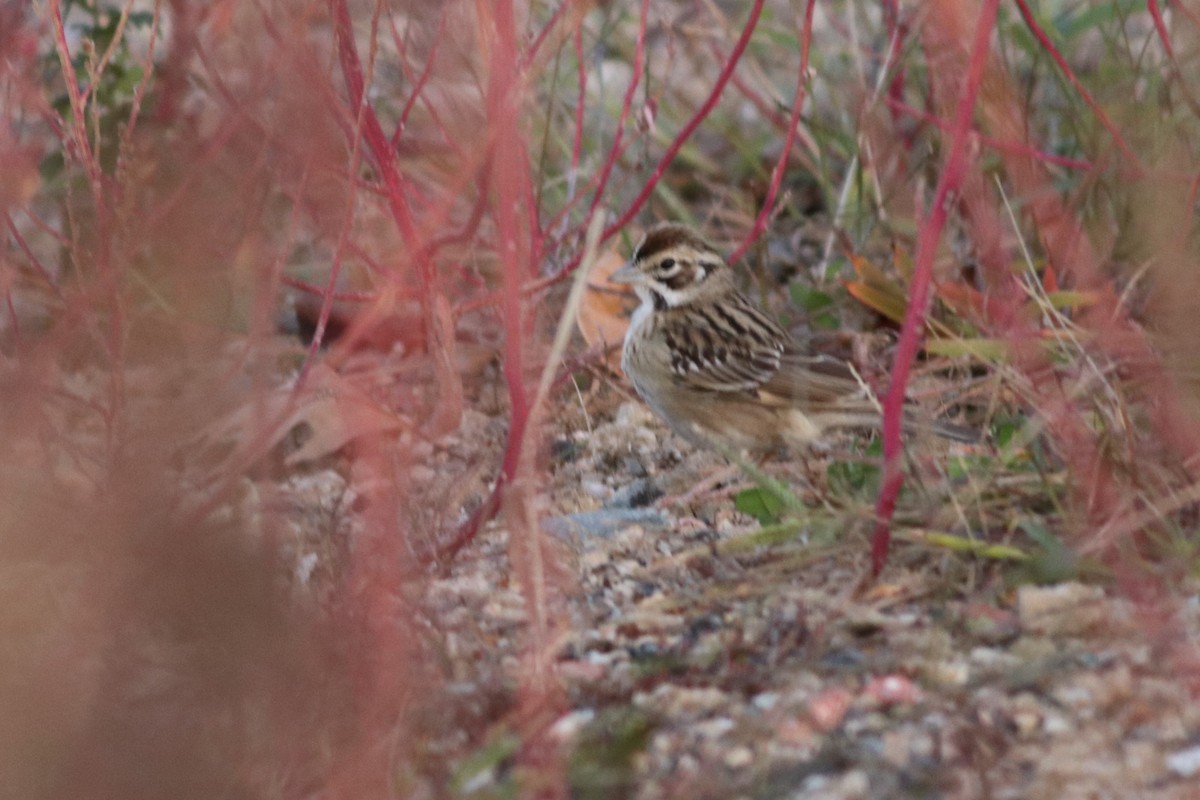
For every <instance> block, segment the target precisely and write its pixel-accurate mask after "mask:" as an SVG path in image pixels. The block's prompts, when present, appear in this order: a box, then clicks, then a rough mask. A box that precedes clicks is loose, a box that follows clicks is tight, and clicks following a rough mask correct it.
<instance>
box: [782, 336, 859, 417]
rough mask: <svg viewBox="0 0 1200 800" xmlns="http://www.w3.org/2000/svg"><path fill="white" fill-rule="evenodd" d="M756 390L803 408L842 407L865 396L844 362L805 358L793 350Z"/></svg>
mask: <svg viewBox="0 0 1200 800" xmlns="http://www.w3.org/2000/svg"><path fill="white" fill-rule="evenodd" d="M760 389H761V391H762V393H763V394H765V395H770V396H772V397H778V398H780V399H781V400H786V401H791V402H800V403H803V404H804V405H806V406H819V405H823V404H830V403H844V402H846V401H852V400H854V399H859V398H864V396H865V392H864V390H863V386H862V384H860V383H859V381H858V379H857V378H855V377H854V372H853V371H852V370H851V369H850V367H849V366H848V365H847V364H846V363H845V362H844V361H840V360H838V359H836V358H831V357H829V356H813V355H806V354H804V353H800V352H798V351H797V350H796V349H795V348H794V347H789V348H788V349H787V351H785V352H784V354H783V355H782V357H781V358H780V364H779V369H778V370H776V372H775V374H774V375H772V376H771V379H770V380H769V381H766V382H764V383H763V385H762V386H761V387H760Z"/></svg>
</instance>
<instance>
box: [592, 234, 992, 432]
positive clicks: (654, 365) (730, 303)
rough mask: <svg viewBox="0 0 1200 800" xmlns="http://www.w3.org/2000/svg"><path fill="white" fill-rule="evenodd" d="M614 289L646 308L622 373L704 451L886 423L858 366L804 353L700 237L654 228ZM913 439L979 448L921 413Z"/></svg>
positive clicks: (912, 424)
mask: <svg viewBox="0 0 1200 800" xmlns="http://www.w3.org/2000/svg"><path fill="white" fill-rule="evenodd" d="M609 280H610V281H611V282H612V283H619V284H628V285H630V286H632V287H633V290H634V292H636V293H637V296H638V299H639V300H640V301H641V302H640V305H639V306H638V307H637V309H636V310H635V311H634V312H633V315H632V317H631V318H630V323H629V328H628V330H627V331H626V334H625V342H624V347H623V349H622V351H621V368H622V369H623V370H624V371H625V374H626V375H627V376H628V377H629V379H630V381H631V382H632V383H633V386H634V388H635V389H636V390H637V393H638V395H640V396H641V398H642V399H643V400H644V401H645V402H646V404H647V405H649V406H650V408H651V409H653V410H654V412H655V413H656V414H658V416H660V417H662V418H663V419H664V420H665V421H666V422H667V424H669V425H670V426H671V428H672V430H674V431H675V432H676V433H678V434H679V435H680V436H682V437H683V438H684V439H686V440H688V441H690V442H692V443H693V444H696V445H699V446H701V447H709V448H714V449H718V450H734V451H744V452H755V453H762V452H770V451H772V450H775V449H778V448H780V447H806V446H808V445H811V444H812V443H813V442H815V441H818V440H820V439H821V438H822V437H824V436H825V434H826V433H827V432H829V431H831V430H836V429H842V428H862V429H877V428H879V427H880V426H881V425H882V417H881V414H880V411H879V409H878V407H877V405H876V403H875V402H874V401H873V399H872V398H871V397H870V394H869V392H868V390H867V389H866V387H865V386H864V385H863V384H862V382H861V381H859V380H858V379H857V378H856V377H855V375H854V372H853V370H852V369H851V368H850V366H849V365H848V364H846V363H845V362H842V361H839V360H838V359H835V358H831V357H828V356H814V355H810V354H808V353H806V352H804V349H803V348H802V347H801V346H800V344H799V343H798V342H797V341H796V340H795V339H793V338H792V336H791V335H790V334H789V333H788V332H787V331H785V330H784V329H783V328H782V327H780V326H779V324H778V323H776V322H775V321H774V320H773V319H772V318H771V316H770V315H769V314H768V313H767V312H766V311H765V310H764V309H763V308H762V307H761V306H759V305H758V304H757V303H755V302H753V301H752V300H750V298H748V297H746V295H744V294H742V292H740V291H738V288H737V285H736V275H735V272H734V269H733V267H731V266H730V265H729V264H728V263H727V262H726V260H725V259H724V258H723V257H722V256H721V254H720V253H719V252H718V251H717V250H716V249H715V248H714V247H713V246H712V245H711V244H709V243H708V241H706V240H705V239H704V237H703V236H701V235H700V234H698V233H697V232H696V231H695V230H693V229H692V228H689V227H688V226H686V225H680V224H675V223H665V224H660V225H657V226H655V227H654V228H652V229H650V230H649V231H648V232H647V233H646V235H645V236H644V237H643V238H642V240H641V242H640V243H639V244H638V246H637V248H636V249H635V250H634V252H633V256H632V258H631V259H630V260H629V262H628V263H626V264H625V266H623V267H622V268H621V269H619V270H617V271H616V272H615V273H613V275H612V276H611V277H610V278H609ZM905 430H906V431H908V432H923V431H930V432H932V433H935V434H938V435H940V436H944V437H946V438H948V439H954V440H957V441H966V442H971V441H976V440H977V439H978V436H977V435H976V434H975V432H974V431H971V430H969V429H965V428H961V427H959V426H955V425H949V424H945V423H941V422H937V421H934V420H925V419H922V418H921V417H919V416H915V415H914V412H912V411H911V410H909V411H908V412H906V418H905Z"/></svg>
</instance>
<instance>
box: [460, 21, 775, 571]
mask: <svg viewBox="0 0 1200 800" xmlns="http://www.w3.org/2000/svg"><path fill="white" fill-rule="evenodd" d="M762 7H763V0H755V3H754V6H753V7H752V8H751V10H750V17H749V19H747V21H746V26H745V28H744V29H743V30H742V35H741V36H740V37H739V38H738V41H737V44H736V45H735V46H734V48H733V51H732V52H731V53H730V56H729V61H727V62H726V63H725V65H724V66H723V67H722V69H721V73H720V75H719V76H718V77H717V80H716V82H715V84H714V85H713V88H712V91H711V92H710V93H709V96H708V98H707V99H706V100H705V102H704V104H703V105H702V106H701V107H700V108H699V109H698V110H697V111H696V113H695V114H694V115H692V118H691V119H690V120H688V123H687V124H686V125H685V126H684V127H683V129H682V130H681V131H680V132H679V133H678V134H677V135H676V137H675V139H674V140H673V141H672V142H671V144H670V146H669V147H668V148H667V151H666V153H664V154H663V157H662V159H660V161H659V163H658V165H657V167H656V168H655V170H654V172H653V174H652V175H651V176H650V178H649V179H648V180H647V181H646V183H645V185H644V186H643V187H642V190H641V192H640V193H639V194H638V196H637V198H636V199H635V200H634V201H633V203H631V204H630V206H629V207H628V208H627V209H626V210H625V213H624V214H622V215H621V217H620V218H618V219H617V220H616V221H615V222H614V223H612V224H611V225H609V226H608V227H607V228H606V229H605V230H604V232H603V233H602V234H601V237H600V239H601V241H604V240H606V239H608V238H610V237H611V236H613V234H615V233H616V232H617V231H619V230H620V229H621V228H622V227H624V226H625V225H626V224H627V223H628V222H629V220H631V219H632V218H633V216H634V215H635V214H637V212H638V211H639V210H640V209H641V207H642V205H643V204H644V203H645V202H646V200H647V199H648V198H649V196H650V192H651V191H653V189H654V186H655V184H657V183H658V181H659V180H660V179H661V178H662V176H663V174H664V173H665V172H666V170H667V166H668V165H669V164H670V163H671V161H672V159H674V158H675V156H676V155H677V154H678V153H679V150H680V148H682V147H683V143H684V142H685V141H687V139H688V137H689V136H691V135H692V133H693V132H694V131H695V130H696V128H697V127H699V126H700V123H701V122H703V121H704V120H705V118H707V117H708V115H709V114H710V113H711V112H712V109H713V107H714V106H716V104H717V100H718V99H719V98H720V96H721V93H722V92H723V91H724V90H725V86H726V84H728V83H729V78H730V76H731V75H732V74H733V70H734V67H736V66H737V63H738V61H739V60H740V59H741V57H742V53H744V52H745V50H746V46H747V45H748V44H749V43H750V36H751V35H752V34H753V33H754V28H755V26H756V25H757V24H758V18H759V16H760V15H761V14H762ZM499 185H503V184H499ZM501 205H504V204H501ZM582 258H583V255H582V253H580V254H578V255H576V256H575V257H574V258H573V259H571V261H569V262H568V263H567V264H566V265H564V266H563V267H562V268H561V269H559V270H558V271H557V272H555V273H554V274H553V275H549V276H547V277H545V278H542V279H540V280H538V281H534V282H532V283H531V284H528V285H525V286H523V287H519V289H518V294H519V295H520V296H528V295H530V294H533V293H536V292H540V291H543V290H545V289H547V288H549V287H550V286H553V285H554V284H556V283H558V282H559V281H561V280H563V279H564V278H566V277H567V276H568V275H570V274H571V273H572V272H573V271H574V270H575V269H576V267H578V266H579V262H580V260H581V259H582ZM506 275H507V271H506ZM511 295H512V287H510V286H508V285H506V286H505V290H504V292H503V293H502V295H500V296H497V295H496V294H495V293H492V294H489V295H487V296H484V297H481V298H475V299H474V300H472V301H469V302H467V303H464V304H462V305H460V306H459V307H458V308H456V309H455V311H456V313H465V312H466V311H470V310H473V309H477V308H482V307H484V306H488V305H493V304H496V303H502V306H503V307H504V308H507V307H508V306H509V305H510V304H512V303H513V299H512V296H511ZM507 313H508V312H507V311H506V312H505V316H506V318H507ZM506 375H507V369H506ZM525 410H526V412H528V408H527V407H526V409H525ZM525 423H526V420H525V419H518V415H517V413H516V408H515V406H514V411H513V422H512V426H511V427H510V429H509V434H508V438H507V442H506V444H505V451H504V461H503V463H502V465H501V468H500V475H499V477H498V478H497V479H496V485H495V486H494V487H493V488H492V493H491V495H489V497H488V499H487V500H486V501H484V504H483V505H482V506H481V507H480V508H479V509H478V510H477V511H476V512H475V513H474V514H472V515H471V517H470V518H469V519H468V520H467V521H466V522H464V523H463V524H462V525H461V526H459V528H458V530H456V531H455V533H454V535H453V536H451V537H450V539H449V541H448V542H447V543H446V544H445V545H443V546H442V547H441V548H440V549H439V553H438V555H439V556H440V557H441V558H453V556H454V554H455V553H457V552H458V551H459V550H461V549H462V548H463V547H464V546H465V545H467V544H468V543H470V541H471V540H472V539H474V537H475V535H476V534H477V533H478V531H479V528H480V527H481V526H482V525H483V524H484V523H485V522H486V521H487V520H488V519H490V518H491V515H492V514H494V513H495V512H496V509H497V508H499V499H500V497H501V493H502V492H503V491H504V488H505V486H506V485H507V484H508V483H509V481H510V479H511V478H512V476H514V475H515V474H516V469H517V467H518V466H519V464H520V456H521V454H520V441H521V437H523V436H524V433H525V430H524V425H525Z"/></svg>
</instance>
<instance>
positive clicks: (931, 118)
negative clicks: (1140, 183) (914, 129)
mask: <svg viewBox="0 0 1200 800" xmlns="http://www.w3.org/2000/svg"><path fill="white" fill-rule="evenodd" d="M887 104H888V105H889V106H891V107H892V108H893V109H895V110H897V111H902V112H904V113H905V114H908V115H909V116H912V117H916V118H917V119H919V120H921V121H922V122H927V123H929V124H931V125H936V126H937V127H938V128H940V129H941V130H943V131H948V130H950V124H949V123H947V122H946V121H945V120H944V119H941V118H940V117H937V116H935V115H934V114H930V113H929V112H928V111H922V110H920V109H919V108H913V107H912V106H910V105H908V104H907V103H905V102H903V101H901V100H896V99H894V98H892V97H888V98H887ZM972 136H974V137H975V138H976V139H978V140H979V143H980V144H984V145H987V146H988V147H991V148H992V149H994V150H998V151H1000V152H1002V153H1012V154H1013V155H1019V156H1029V157H1030V158H1034V159H1036V160H1038V161H1041V162H1044V163H1046V164H1054V165H1055V166H1059V167H1065V168H1067V169H1077V170H1082V171H1085V172H1086V171H1088V170H1090V169H1092V166H1093V165H1092V163H1091V162H1090V161H1084V160H1082V159H1078V158H1067V157H1066V156H1059V155H1055V154H1054V153H1047V152H1044V151H1042V150H1038V149H1037V148H1035V147H1030V146H1029V145H1027V144H1023V143H1021V142H1011V141H1006V140H1004V139H997V138H996V137H994V136H988V135H987V134H983V133H979V132H974V133H973V134H972Z"/></svg>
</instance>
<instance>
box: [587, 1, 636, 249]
mask: <svg viewBox="0 0 1200 800" xmlns="http://www.w3.org/2000/svg"><path fill="white" fill-rule="evenodd" d="M649 11H650V0H642V10H641V15H640V16H639V18H638V35H637V44H636V45H635V46H634V51H633V71H632V73H631V74H630V77H629V86H628V87H627V88H626V89H625V97H624V98H623V99H622V101H621V113H620V115H619V116H618V117H617V133H616V136H615V137H614V138H613V143H612V147H610V148H608V156H607V157H606V158H605V159H604V164H603V165H602V166H601V167H600V178H599V180H597V181H596V190H595V193H594V194H593V195H592V204H591V206H590V207H589V208H588V212H587V216H586V218H585V219H584V225H586V224H587V223H588V221H590V220H591V218H592V215H593V214H595V213H596V208H597V207H598V206H599V205H600V201H601V200H602V199H603V198H604V189H605V188H606V187H607V186H608V178H609V176H610V175H611V174H612V170H613V167H614V166H615V165H616V163H617V159H618V158H620V157H621V153H623V152H625V148H623V147H622V146H621V140H622V138H623V137H624V135H625V125H626V123H628V121H629V109H630V108H631V107H632V106H633V96H634V94H635V93H636V92H637V87H638V81H639V80H640V78H641V75H642V64H643V63H644V62H645V60H646V15H647V14H648V13H649Z"/></svg>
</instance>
